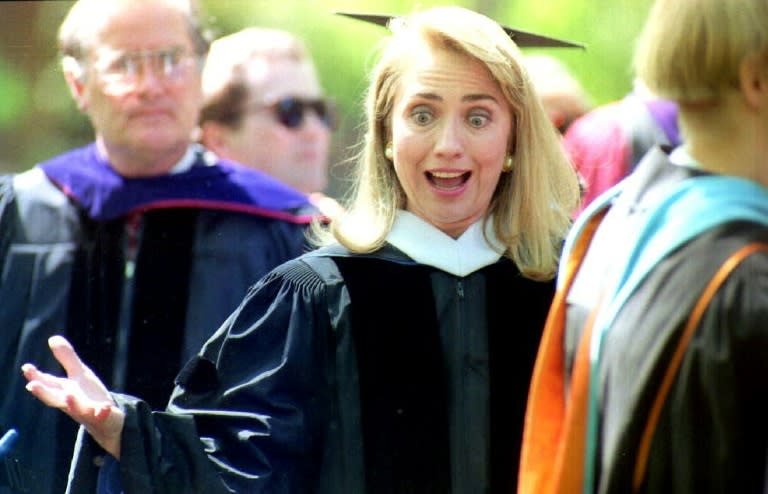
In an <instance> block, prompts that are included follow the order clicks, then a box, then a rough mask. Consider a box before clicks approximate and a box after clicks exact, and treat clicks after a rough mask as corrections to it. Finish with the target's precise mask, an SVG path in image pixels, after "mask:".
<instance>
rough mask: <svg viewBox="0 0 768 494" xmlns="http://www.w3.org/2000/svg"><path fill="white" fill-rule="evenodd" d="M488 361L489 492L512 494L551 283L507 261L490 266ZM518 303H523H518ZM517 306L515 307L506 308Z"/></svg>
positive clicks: (488, 275)
mask: <svg viewBox="0 0 768 494" xmlns="http://www.w3.org/2000/svg"><path fill="white" fill-rule="evenodd" d="M487 277H488V288H487V291H486V293H487V298H488V321H489V329H488V331H489V335H488V338H489V344H488V347H489V350H490V365H491V432H490V433H491V492H494V493H502V492H505V493H513V492H516V489H517V467H518V464H519V462H520V445H521V443H522V439H523V422H524V418H525V407H526V397H527V396H528V388H529V383H530V379H531V374H532V372H533V364H534V361H535V359H536V352H537V350H538V347H539V340H540V339H541V334H542V331H543V329H544V322H545V319H546V314H547V312H548V310H549V303H550V302H551V300H552V296H553V295H554V283H534V282H531V281H530V280H528V279H526V278H523V276H522V275H521V274H520V273H519V271H518V269H517V267H516V266H515V265H514V264H513V263H511V262H502V263H498V264H497V265H496V266H494V269H490V270H488V273H487ZM521 302H522V303H521ZM514 306H518V307H520V310H515V311H514V312H513V311H512V310H511V309H510V307H514Z"/></svg>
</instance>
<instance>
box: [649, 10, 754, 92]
mask: <svg viewBox="0 0 768 494" xmlns="http://www.w3.org/2000/svg"><path fill="white" fill-rule="evenodd" d="M767 45H768V2H766V1H765V0H657V1H656V2H655V3H654V5H653V7H652V8H651V11H650V13H649V15H648V18H647V20H646V24H645V27H644V29H643V31H642V33H641V35H640V37H639V39H638V44H637V47H636V50H635V59H634V66H635V72H636V74H637V76H638V78H639V79H640V80H642V81H643V83H644V84H645V85H646V86H647V87H648V88H649V89H650V90H651V91H652V92H653V93H656V94H658V95H659V96H661V97H663V98H667V99H670V100H673V101H676V102H678V103H701V102H716V101H718V100H719V99H720V97H721V96H722V94H723V92H724V90H728V89H732V88H735V87H737V86H738V80H739V65H740V63H741V62H742V60H743V59H744V57H746V56H748V55H751V54H755V53H759V52H761V51H764V50H765V49H766V46H767Z"/></svg>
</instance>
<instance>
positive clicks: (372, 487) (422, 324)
mask: <svg viewBox="0 0 768 494" xmlns="http://www.w3.org/2000/svg"><path fill="white" fill-rule="evenodd" d="M337 264H338V266H339V270H340V272H341V273H342V276H343V278H344V279H345V281H346V283H347V287H348V289H349V293H350V300H351V302H352V303H351V305H350V307H351V317H352V321H353V323H352V327H353V328H354V329H353V338H354V345H355V350H356V353H357V358H358V369H359V376H360V395H361V405H360V407H361V414H362V429H363V442H364V445H365V465H366V473H367V478H366V482H367V489H368V493H370V494H409V493H413V494H417V493H418V494H428V493H435V494H438V493H446V492H450V478H449V476H448V475H449V473H450V468H449V467H450V464H449V460H448V452H449V437H448V420H447V415H446V410H447V403H446V390H445V388H444V387H441V386H439V385H435V383H444V382H445V381H446V376H445V369H444V366H443V362H442V358H441V352H440V334H439V328H438V324H437V319H436V315H435V313H434V307H435V304H434V301H433V300H432V296H431V294H432V287H431V285H430V279H429V276H428V268H424V267H413V266H403V265H397V264H392V263H382V262H379V261H377V260H371V259H365V258H338V259H337ZM416 269H419V270H422V272H423V276H414V274H413V272H414V270H416ZM404 280H408V282H407V283H403V281H404ZM425 294H428V295H427V296H426V297H425ZM384 301H386V305H384ZM404 315H406V317H403V316H404ZM404 322H405V324H404ZM390 452H395V454H390Z"/></svg>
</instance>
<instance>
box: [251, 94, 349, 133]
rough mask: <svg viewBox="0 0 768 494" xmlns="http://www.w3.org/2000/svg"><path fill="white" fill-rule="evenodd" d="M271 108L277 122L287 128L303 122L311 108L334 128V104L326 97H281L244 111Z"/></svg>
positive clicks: (299, 125) (329, 126)
mask: <svg viewBox="0 0 768 494" xmlns="http://www.w3.org/2000/svg"><path fill="white" fill-rule="evenodd" d="M264 108H269V109H270V110H272V112H273V114H274V116H275V118H276V119H277V121H278V122H280V123H281V124H282V125H284V126H285V127H287V128H289V129H298V128H299V127H301V126H302V125H303V124H304V117H305V114H306V112H307V110H312V111H314V112H315V115H317V116H318V118H320V120H321V121H322V122H323V124H324V125H325V126H326V127H328V128H329V129H331V130H333V129H335V128H336V123H337V122H336V104H335V103H334V102H333V101H331V100H328V99H300V98H283V99H281V100H278V101H277V102H275V103H273V104H271V105H252V106H249V107H247V108H246V111H251V110H256V111H258V110H262V109H264Z"/></svg>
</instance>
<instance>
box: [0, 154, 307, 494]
mask: <svg viewBox="0 0 768 494" xmlns="http://www.w3.org/2000/svg"><path fill="white" fill-rule="evenodd" d="M190 157H192V158H193V159H194V162H193V163H192V167H191V168H190V169H189V170H188V171H186V172H183V173H178V174H174V175H167V176H162V177H154V178H147V179H123V178H122V177H120V176H119V175H117V174H116V173H114V171H112V169H111V168H110V167H109V165H108V163H106V161H104V160H103V159H102V158H100V157H99V154H98V153H97V152H96V148H95V146H93V145H91V146H87V147H84V148H80V149H77V150H73V151H70V152H68V153H65V154H64V155H62V156H59V157H57V158H54V159H53V160H51V161H49V162H46V163H43V164H41V165H39V166H38V167H35V168H34V169H32V170H30V171H28V172H25V173H23V174H21V175H17V176H8V177H4V178H3V179H2V181H0V269H2V271H1V272H2V278H0V327H2V337H0V375H2V376H3V378H2V383H3V393H2V397H0V433H2V432H5V430H6V429H8V428H11V427H13V428H16V429H17V430H18V432H19V437H18V441H17V444H16V445H15V446H14V448H13V450H12V451H11V453H10V454H9V456H8V457H7V458H6V459H5V463H6V467H5V468H3V467H2V465H0V492H3V493H4V492H32V493H34V494H47V493H52V494H60V493H62V492H63V491H64V488H65V485H66V474H67V471H68V468H69V463H70V461H71V456H72V449H73V446H74V439H75V432H76V428H75V427H74V424H73V422H72V421H71V420H70V419H69V418H67V417H66V416H64V415H63V414H62V413H61V412H59V411H57V410H52V409H49V408H47V407H45V406H44V405H43V404H42V403H40V402H39V401H38V400H36V399H35V398H34V397H33V396H32V395H30V394H29V393H28V392H27V391H26V390H25V388H24V385H25V381H24V378H23V376H22V374H21V372H20V370H19V368H20V366H21V364H23V363H24V362H34V363H36V364H38V366H39V367H40V368H41V369H43V370H45V371H49V372H54V373H60V372H61V369H60V366H59V365H58V363H57V362H56V361H55V360H54V359H53V357H52V355H51V353H50V351H49V350H48V348H47V339H48V337H50V336H51V335H53V334H63V335H65V336H66V337H68V338H69V339H70V340H71V341H72V342H73V343H74V345H75V348H77V350H78V352H79V353H80V354H81V356H82V357H83V359H84V360H85V361H86V362H88V364H89V365H90V366H91V367H92V368H93V369H94V371H96V372H97V373H98V375H100V376H101V377H103V378H104V380H105V382H106V383H107V385H108V386H110V387H111V388H115V389H121V390H125V391H126V392H131V393H135V394H138V395H141V396H142V397H145V398H146V399H147V400H148V401H149V403H150V404H151V406H153V407H154V408H158V409H163V408H164V407H165V405H166V404H167V399H168V396H169V395H170V392H171V391H172V389H173V378H174V377H175V375H176V374H177V373H178V371H179V369H180V368H181V367H182V366H183V364H184V363H185V362H186V361H187V360H188V359H189V358H190V357H191V356H192V355H194V354H196V352H197V351H198V350H199V349H200V347H201V346H202V344H203V343H204V342H205V340H206V339H207V338H208V337H209V336H210V334H211V333H212V332H213V330H214V329H215V328H217V327H218V326H219V325H220V324H221V323H222V321H224V320H225V319H226V317H227V316H228V315H229V314H230V313H231V312H232V310H234V308H236V307H237V305H238V304H239V302H240V301H241V300H242V298H243V296H244V294H245V293H246V292H247V290H248V288H249V287H250V286H251V285H252V284H253V283H255V282H256V281H257V280H258V279H259V278H260V277H261V276H263V275H264V274H265V273H267V272H268V271H269V270H270V269H272V268H273V267H274V266H276V265H278V264H280V263H282V262H284V261H286V260H288V259H291V258H293V257H296V256H298V255H300V254H302V253H303V252H304V251H305V236H304V233H305V227H306V224H307V223H308V221H309V216H305V215H303V212H306V211H307V209H306V207H305V206H308V203H307V201H306V198H305V197H304V196H303V195H301V194H299V193H298V192H296V191H294V190H293V189H289V188H288V187H287V186H284V185H282V184H279V183H277V182H276V181H274V180H273V179H270V178H268V177H266V176H264V175H261V174H257V173H252V172H250V171H248V170H246V169H245V168H243V167H237V166H235V165H229V164H225V163H221V162H213V161H211V160H210V159H209V157H208V156H204V154H203V152H202V150H200V149H197V150H194V154H193V155H190ZM5 484H11V485H12V486H13V488H12V489H10V490H7V489H9V487H7V486H6V487H3V485H5Z"/></svg>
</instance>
